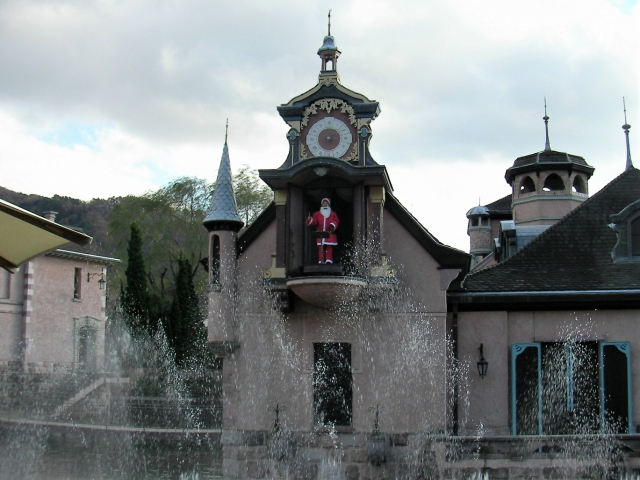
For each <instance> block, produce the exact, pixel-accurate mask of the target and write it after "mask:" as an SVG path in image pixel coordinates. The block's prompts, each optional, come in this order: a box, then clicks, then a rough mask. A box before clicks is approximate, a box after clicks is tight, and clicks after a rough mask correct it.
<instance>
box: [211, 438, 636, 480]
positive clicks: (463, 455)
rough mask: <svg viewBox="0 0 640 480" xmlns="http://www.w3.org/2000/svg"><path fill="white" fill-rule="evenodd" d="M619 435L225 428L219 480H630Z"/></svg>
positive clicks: (626, 448) (630, 457) (626, 442)
mask: <svg viewBox="0 0 640 480" xmlns="http://www.w3.org/2000/svg"><path fill="white" fill-rule="evenodd" d="M633 437H635V438H628V436H627V437H624V438H622V437H602V436H591V437H586V436H585V437H578V436H576V437H563V438H554V437H483V438H479V437H447V436H437V437H436V436H427V435H424V434H408V433H404V434H380V438H382V439H383V448H382V455H380V453H381V451H380V449H379V448H378V447H379V445H377V446H376V445H374V444H373V443H372V436H371V435H370V434H364V433H355V434H354V433H349V434H345V433H336V432H327V431H322V432H320V431H319V432H315V433H300V432H284V431H280V432H277V433H273V432H270V431H255V430H254V431H246V430H245V431H240V430H225V431H224V432H223V434H222V438H221V443H222V447H223V477H224V478H225V479H263V478H265V479H266V478H269V479H280V478H282V479H285V478H286V479H294V478H295V479H309V480H315V479H318V480H320V479H354V480H355V479H362V480H365V479H366V480H378V479H407V480H408V479H452V480H454V479H494V478H495V479H525V478H526V479H534V478H535V479H560V478H565V479H566V478H585V479H587V478H588V479H591V478H593V479H600V478H602V479H604V478H624V477H625V475H626V476H627V477H629V478H637V476H638V475H640V461H639V460H640V458H639V457H638V453H637V452H636V451H635V450H634V447H633V444H634V442H637V441H638V440H640V436H637V435H634V436H633Z"/></svg>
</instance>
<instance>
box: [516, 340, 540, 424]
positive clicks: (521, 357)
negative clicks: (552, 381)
mask: <svg viewBox="0 0 640 480" xmlns="http://www.w3.org/2000/svg"><path fill="white" fill-rule="evenodd" d="M541 372H542V356H541V350H540V344H539V343H516V344H513V345H511V434H512V435H541V434H542V375H541Z"/></svg>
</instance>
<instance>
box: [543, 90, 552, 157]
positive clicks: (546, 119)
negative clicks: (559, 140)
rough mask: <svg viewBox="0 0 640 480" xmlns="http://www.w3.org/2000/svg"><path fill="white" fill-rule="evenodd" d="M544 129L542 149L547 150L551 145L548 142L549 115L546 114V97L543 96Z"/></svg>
mask: <svg viewBox="0 0 640 480" xmlns="http://www.w3.org/2000/svg"><path fill="white" fill-rule="evenodd" d="M542 119H543V120H544V130H545V134H546V137H545V142H544V150H545V151H546V152H548V151H549V150H551V145H550V144H549V116H548V115H547V97H544V117H542Z"/></svg>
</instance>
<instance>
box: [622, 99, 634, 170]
mask: <svg viewBox="0 0 640 480" xmlns="http://www.w3.org/2000/svg"><path fill="white" fill-rule="evenodd" d="M622 108H623V109H624V125H623V126H622V129H623V130H624V136H625V137H627V166H626V168H625V170H629V169H630V168H633V163H632V162H631V147H629V129H630V128H631V125H629V124H628V123H627V105H626V103H625V100H624V97H622Z"/></svg>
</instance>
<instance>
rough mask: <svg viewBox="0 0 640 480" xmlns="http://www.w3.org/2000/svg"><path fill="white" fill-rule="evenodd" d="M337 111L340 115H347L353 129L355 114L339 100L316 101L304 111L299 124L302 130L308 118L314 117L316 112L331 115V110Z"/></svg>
mask: <svg viewBox="0 0 640 480" xmlns="http://www.w3.org/2000/svg"><path fill="white" fill-rule="evenodd" d="M338 109H339V110H340V111H341V112H342V113H346V114H348V115H349V121H350V122H351V124H352V125H353V126H354V127H356V126H357V122H356V114H355V112H354V111H353V107H352V106H351V105H349V104H348V103H347V102H345V101H344V100H340V99H339V98H323V99H321V100H316V101H315V102H313V103H312V104H311V105H309V106H308V107H307V108H305V109H304V115H303V116H302V122H300V124H301V126H302V128H304V127H306V126H307V125H308V124H309V116H310V115H315V114H316V113H318V110H324V111H326V112H327V113H331V110H338Z"/></svg>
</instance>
